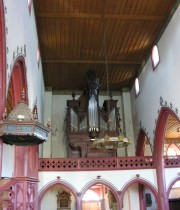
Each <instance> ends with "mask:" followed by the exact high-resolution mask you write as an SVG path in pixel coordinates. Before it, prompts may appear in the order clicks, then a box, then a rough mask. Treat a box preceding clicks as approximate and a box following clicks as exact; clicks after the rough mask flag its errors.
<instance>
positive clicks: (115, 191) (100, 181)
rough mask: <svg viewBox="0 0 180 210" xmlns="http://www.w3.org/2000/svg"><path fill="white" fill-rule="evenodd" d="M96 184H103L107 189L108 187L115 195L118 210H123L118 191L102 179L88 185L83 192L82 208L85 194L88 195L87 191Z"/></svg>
mask: <svg viewBox="0 0 180 210" xmlns="http://www.w3.org/2000/svg"><path fill="white" fill-rule="evenodd" d="M96 184H102V185H104V186H105V187H108V188H109V189H110V190H111V191H112V193H113V194H114V196H115V198H116V201H117V204H118V205H117V207H118V210H121V206H122V205H121V201H120V200H119V194H118V190H117V189H116V188H115V187H114V186H113V185H112V184H110V183H109V182H107V181H106V180H101V179H96V180H93V181H91V182H89V183H87V184H86V186H85V187H84V188H83V189H82V190H81V206H82V198H83V196H84V194H85V193H86V191H87V190H88V189H89V188H91V187H92V186H94V185H96Z"/></svg>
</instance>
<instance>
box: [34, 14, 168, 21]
mask: <svg viewBox="0 0 180 210" xmlns="http://www.w3.org/2000/svg"><path fill="white" fill-rule="evenodd" d="M37 17H38V18H44V17H45V18H83V19H86V18H87V19H89V18H90V19H122V20H151V21H152V20H154V21H162V20H164V18H165V16H158V15H119V14H104V15H102V14H87V13H63V14H59V13H48V12H37Z"/></svg>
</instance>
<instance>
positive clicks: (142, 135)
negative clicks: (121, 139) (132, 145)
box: [136, 129, 146, 156]
mask: <svg viewBox="0 0 180 210" xmlns="http://www.w3.org/2000/svg"><path fill="white" fill-rule="evenodd" d="M145 136H146V134H145V132H144V131H143V130H142V129H141V130H140V131H139V135H138V141H137V146H136V156H144V141H145Z"/></svg>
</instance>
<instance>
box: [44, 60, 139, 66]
mask: <svg viewBox="0 0 180 210" xmlns="http://www.w3.org/2000/svg"><path fill="white" fill-rule="evenodd" d="M42 62H43V63H66V64H71V63H80V64H87V63H95V64H105V63H106V61H105V60H90V59H89V60H68V59H62V60H60V59H56V60H42ZM141 63H142V62H141V61H125V60H117V61H114V60H109V61H108V64H125V65H126V64H127V65H129V64H133V65H140V64H141Z"/></svg>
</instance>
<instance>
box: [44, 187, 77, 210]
mask: <svg viewBox="0 0 180 210" xmlns="http://www.w3.org/2000/svg"><path fill="white" fill-rule="evenodd" d="M63 190H65V191H67V192H68V190H67V189H65V188H62V186H54V187H52V188H51V189H49V190H48V191H47V192H46V193H45V195H44V197H43V199H42V202H41V210H57V194H58V192H60V193H61V192H62V191H63ZM70 199H71V210H76V200H75V197H74V196H73V194H72V193H71V197H70Z"/></svg>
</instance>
